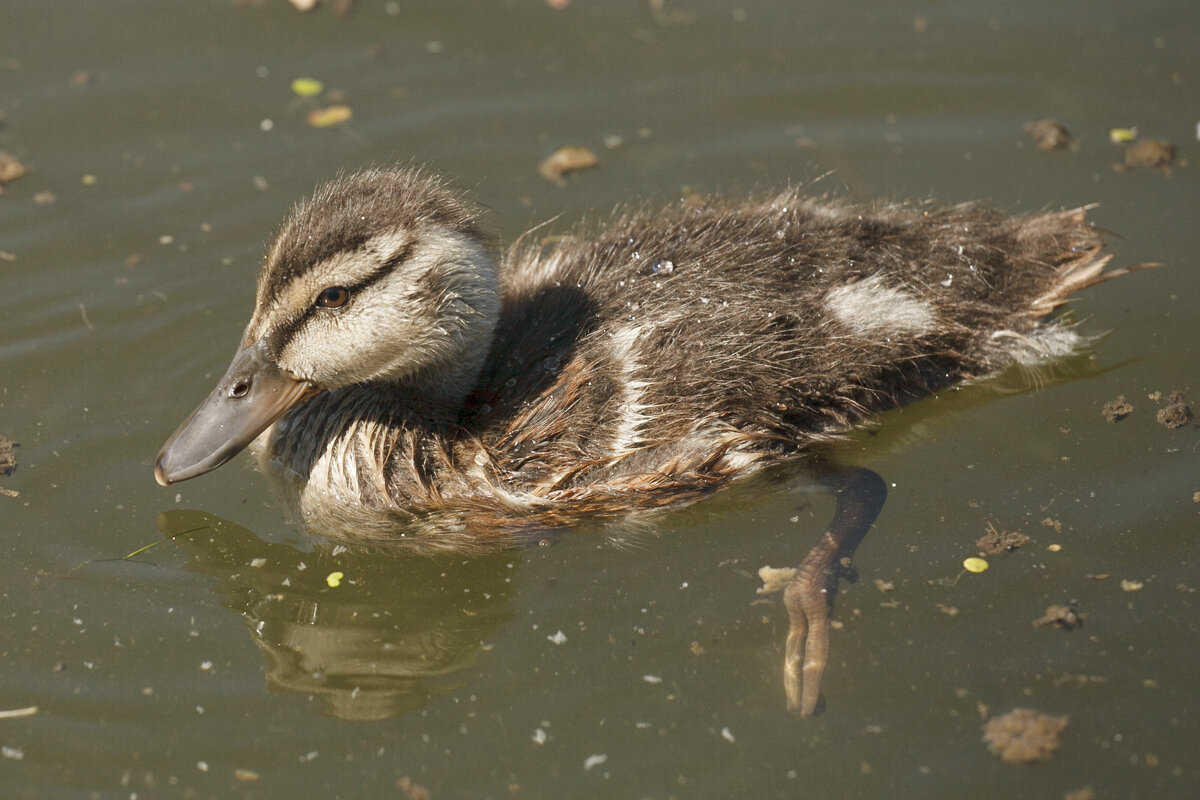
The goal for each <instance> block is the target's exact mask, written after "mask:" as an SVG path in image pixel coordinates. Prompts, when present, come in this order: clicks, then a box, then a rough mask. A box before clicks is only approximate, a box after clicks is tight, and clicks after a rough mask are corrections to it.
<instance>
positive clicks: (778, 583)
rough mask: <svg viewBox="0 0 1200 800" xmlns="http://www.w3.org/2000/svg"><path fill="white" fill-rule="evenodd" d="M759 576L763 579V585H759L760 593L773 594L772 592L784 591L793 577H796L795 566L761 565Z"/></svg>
mask: <svg viewBox="0 0 1200 800" xmlns="http://www.w3.org/2000/svg"><path fill="white" fill-rule="evenodd" d="M758 577H759V579H760V580H762V582H763V585H762V586H760V587H758V589H757V591H758V593H759V594H771V592H778V591H782V590H783V588H784V587H786V586H787V585H788V584H789V583H791V582H792V578H794V577H796V568H795V567H759V568H758Z"/></svg>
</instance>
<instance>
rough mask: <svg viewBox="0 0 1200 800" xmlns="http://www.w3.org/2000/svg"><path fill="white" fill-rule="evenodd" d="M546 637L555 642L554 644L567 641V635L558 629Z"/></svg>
mask: <svg viewBox="0 0 1200 800" xmlns="http://www.w3.org/2000/svg"><path fill="white" fill-rule="evenodd" d="M546 638H547V639H549V640H550V641H552V642H554V644H564V643H565V642H566V641H567V635H566V634H565V633H563V632H562V631H558V632H557V633H555V634H554V635H553V636H547V637H546Z"/></svg>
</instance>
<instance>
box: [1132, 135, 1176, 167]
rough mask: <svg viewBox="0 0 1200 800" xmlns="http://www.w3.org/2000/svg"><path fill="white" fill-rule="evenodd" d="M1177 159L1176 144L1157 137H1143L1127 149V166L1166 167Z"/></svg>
mask: <svg viewBox="0 0 1200 800" xmlns="http://www.w3.org/2000/svg"><path fill="white" fill-rule="evenodd" d="M1174 160H1175V145H1173V144H1171V143H1169V142H1160V141H1158V140H1157V139H1143V140H1142V141H1140V142H1137V143H1136V144H1131V145H1130V146H1129V147H1127V148H1126V149H1125V166H1126V167H1153V168H1154V169H1166V168H1167V167H1170V166H1171V162H1173V161H1174Z"/></svg>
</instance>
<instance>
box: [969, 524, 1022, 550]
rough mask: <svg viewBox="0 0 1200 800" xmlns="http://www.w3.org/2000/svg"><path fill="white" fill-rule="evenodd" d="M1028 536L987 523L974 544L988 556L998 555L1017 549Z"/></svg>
mask: <svg viewBox="0 0 1200 800" xmlns="http://www.w3.org/2000/svg"><path fill="white" fill-rule="evenodd" d="M1028 541H1029V537H1028V536H1026V535H1025V534H1023V533H1017V532H1016V531H999V530H996V526H995V525H993V524H992V523H990V522H989V523H988V526H987V533H985V534H984V535H983V536H981V537H979V539H978V540H976V542H975V546H976V547H978V548H979V549H980V550H982V551H983V552H984V553H986V554H987V555H989V556H994V555H999V554H1000V553H1007V552H1011V551H1013V550H1016V549H1018V548H1019V547H1020V546H1021V545H1023V544H1025V543H1027V542H1028Z"/></svg>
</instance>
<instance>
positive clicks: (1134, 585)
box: [1121, 579, 1146, 592]
mask: <svg viewBox="0 0 1200 800" xmlns="http://www.w3.org/2000/svg"><path fill="white" fill-rule="evenodd" d="M1145 585H1146V584H1144V583H1142V582H1141V581H1131V580H1126V579H1122V580H1121V591H1123V592H1140V591H1141V590H1142V587H1144V586H1145Z"/></svg>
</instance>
